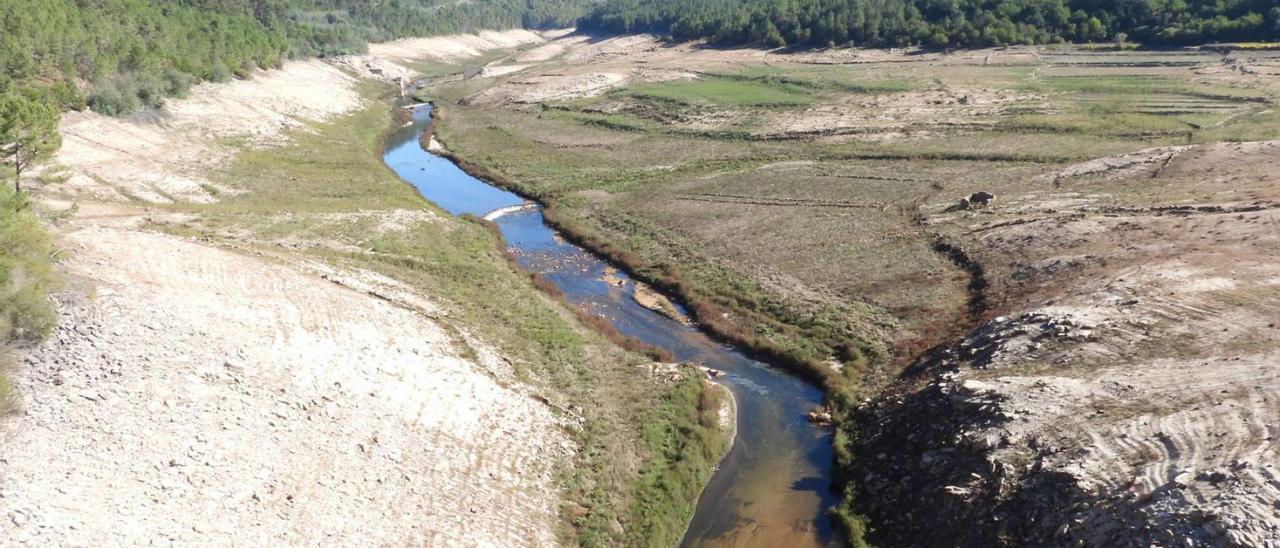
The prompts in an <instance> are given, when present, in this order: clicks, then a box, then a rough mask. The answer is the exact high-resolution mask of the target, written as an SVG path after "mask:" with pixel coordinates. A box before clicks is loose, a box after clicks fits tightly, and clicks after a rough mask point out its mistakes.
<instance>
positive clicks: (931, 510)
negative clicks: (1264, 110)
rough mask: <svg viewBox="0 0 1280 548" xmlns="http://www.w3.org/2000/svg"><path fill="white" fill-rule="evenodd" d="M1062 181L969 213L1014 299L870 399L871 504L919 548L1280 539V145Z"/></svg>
mask: <svg viewBox="0 0 1280 548" xmlns="http://www.w3.org/2000/svg"><path fill="white" fill-rule="evenodd" d="M1051 176H1054V177H1056V178H1057V180H1058V182H1059V184H1060V185H1061V189H1062V190H1063V192H1058V193H1056V194H1051V195H1047V193H1044V192H1036V193H1031V194H1027V195H1024V196H1013V197H1010V198H1009V200H1008V202H1007V203H998V205H996V206H994V207H992V208H991V209H988V210H983V211H979V212H969V213H962V214H959V215H960V218H958V219H952V220H954V221H956V222H960V223H962V224H964V225H967V226H969V227H970V230H971V233H970V234H971V235H972V236H973V245H972V247H970V248H969V250H970V253H971V254H972V255H973V256H975V257H979V258H980V259H981V260H983V261H984V264H985V265H986V266H987V274H988V275H989V276H991V281H992V285H993V286H995V287H996V288H997V289H999V290H1001V291H1003V292H1004V294H1005V295H1007V296H1008V298H1009V299H1010V300H1011V302H1010V303H1009V305H1008V306H1005V307H1003V308H1002V309H1001V310H1002V312H1001V314H1002V315H1000V316H997V317H994V318H991V319H989V321H987V322H985V323H983V324H982V325H981V326H979V327H978V328H977V329H976V330H974V331H973V332H972V333H970V334H969V335H968V336H967V337H966V338H964V339H963V340H961V341H959V342H956V343H955V344H952V345H949V346H948V347H946V348H943V349H942V350H941V351H939V352H938V353H936V354H934V355H932V356H931V357H929V358H928V359H926V360H925V361H923V362H922V363H921V364H918V365H917V367H918V368H919V369H920V370H921V373H922V374H920V375H919V376H918V377H916V380H915V381H911V382H908V383H906V385H905V386H904V387H900V388H898V389H895V390H891V391H890V393H888V394H887V395H885V396H883V397H881V398H879V399H877V400H874V401H869V402H868V404H867V407H866V409H865V411H866V413H867V418H866V419H865V422H866V423H865V424H864V425H863V427H862V429H863V431H865V432H867V433H868V435H867V438H866V439H865V440H863V442H862V443H863V444H864V446H863V447H862V449H863V451H865V452H866V453H867V454H868V465H867V466H866V467H865V470H864V475H863V477H862V478H861V485H862V487H863V489H864V490H865V495H864V497H866V498H864V499H863V500H870V501H872V502H870V503H869V507H870V508H872V512H873V514H874V515H875V516H876V517H879V518H880V524H881V526H882V527H885V529H886V530H888V531H891V533H890V536H889V537H888V538H889V539H891V541H898V542H899V543H905V544H912V545H923V544H928V543H930V542H936V543H942V544H955V543H960V544H964V543H989V542H994V541H996V539H999V538H1001V537H1006V538H1015V539H1022V540H1024V541H1030V542H1037V543H1046V544H1073V545H1076V544H1078V545H1087V546H1148V545H1158V546H1174V545H1179V546H1180V545H1187V546H1270V545H1274V544H1275V543H1276V542H1277V540H1278V539H1280V489H1277V485H1280V483H1277V478H1280V468H1278V467H1280V440H1277V438H1276V436H1277V433H1278V432H1280V399H1278V398H1280V369H1277V368H1278V367H1280V351H1278V349H1280V327H1278V326H1280V264H1277V263H1276V262H1275V258H1276V256H1277V255H1276V249H1280V217H1277V213H1278V212H1277V209H1278V208H1280V193H1278V192H1277V188H1280V179H1278V177H1280V142H1255V143H1224V144H1212V145H1198V146H1194V147H1172V148H1168V147H1166V148H1158V149H1151V150H1147V151H1142V152H1140V153H1135V154H1128V155H1124V156H1118V157H1114V158H1105V159H1100V160H1095V161H1090V162H1086V163H1083V164H1080V165H1075V166H1071V167H1068V168H1067V169H1064V170H1062V171H1061V172H1059V173H1056V174H1051ZM1115 192H1138V193H1146V192H1150V193H1151V194H1152V196H1153V198H1152V201H1153V203H1152V205H1151V206H1143V207H1118V206H1114V205H1110V204H1112V203H1113V199H1111V198H1110V194H1111V193H1115ZM1143 195H1145V194H1143ZM938 207H941V205H939V206H938ZM1006 261H1009V262H1006ZM895 453H897V454H899V455H908V456H909V457H910V458H906V459H902V458H890V455H894V454H895ZM895 515H896V516H899V517H897V518H894V517H893V516H895ZM918 520H924V521H927V522H931V523H932V522H938V523H943V522H947V523H961V522H964V523H970V524H976V525H975V526H968V527H965V528H963V529H960V528H944V529H940V530H939V531H936V532H931V533H928V534H926V535H925V536H924V537H919V536H916V535H918V529H915V528H913V527H912V526H911V523H912V522H913V521H918ZM913 531H914V532H913ZM957 539H958V540H957Z"/></svg>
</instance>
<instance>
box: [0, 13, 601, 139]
mask: <svg viewBox="0 0 1280 548" xmlns="http://www.w3.org/2000/svg"><path fill="white" fill-rule="evenodd" d="M587 1H588V0H473V1H469V2H455V1H450V0H382V1H376V2H371V1H367V0H4V1H3V2H0V95H6V94H12V93H17V94H21V95H24V96H26V97H29V98H34V99H38V100H40V101H43V102H47V103H50V104H54V105H56V106H57V107H58V108H60V109H63V110H66V109H82V108H84V107H86V106H92V107H93V109H94V110H95V111H98V112H101V113H104V114H109V115H126V114H129V113H131V112H134V111H136V110H138V109H140V108H145V107H156V106H159V105H160V104H162V103H163V101H164V99H165V98H166V97H181V96H183V95H184V94H186V93H187V90H188V89H189V88H190V87H191V86H192V85H193V84H195V83H197V82H200V81H226V80H229V79H231V78H235V77H241V78H243V77H248V76H249V75H250V73H251V71H252V70H254V69H255V68H259V67H264V68H265V67H276V66H279V65H280V64H281V63H282V62H283V61H284V60H286V59H290V58H303V57H316V56H329V55H339V54H347V53H360V52H363V51H365V48H366V46H367V44H368V43H369V42H371V41H381V40H390V39H394V38H400V37H405V36H421V35H432V34H448V33H458V32H468V31H474V30H479V29H500V28H514V27H553V26H556V27H559V26H571V25H572V24H573V21H574V20H575V19H576V18H577V17H578V16H579V15H581V13H582V12H583V10H584V7H585V5H586V2H587Z"/></svg>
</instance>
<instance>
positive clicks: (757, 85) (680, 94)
mask: <svg viewBox="0 0 1280 548" xmlns="http://www.w3.org/2000/svg"><path fill="white" fill-rule="evenodd" d="M616 93H617V94H619V95H627V96H630V97H634V98H637V99H645V100H649V101H659V102H670V103H675V104H679V105H687V106H704V105H717V106H724V107H802V106H807V105H811V104H813V102H814V100H815V98H814V97H813V95H814V90H813V89H812V88H811V87H809V86H805V85H801V84H798V83H796V82H792V81H788V80H785V79H777V78H759V79H746V78H730V77H725V76H704V77H702V78H697V79H694V80H683V81H676V82H663V83H657V84H634V85H631V86H627V87H626V88H623V89H622V90H619V91H617V92H616Z"/></svg>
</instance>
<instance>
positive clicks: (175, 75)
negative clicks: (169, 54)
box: [164, 69, 196, 99]
mask: <svg viewBox="0 0 1280 548" xmlns="http://www.w3.org/2000/svg"><path fill="white" fill-rule="evenodd" d="M164 80H165V90H164V91H165V93H166V94H168V95H169V96H170V97H177V98H179V99H181V98H183V97H186V96H187V95H188V94H189V93H191V86H192V84H195V81H196V77H195V76H192V75H190V74H187V73H185V72H182V71H180V70H177V69H167V70H165V71H164Z"/></svg>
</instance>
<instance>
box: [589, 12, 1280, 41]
mask: <svg viewBox="0 0 1280 548" xmlns="http://www.w3.org/2000/svg"><path fill="white" fill-rule="evenodd" d="M578 28H579V29H581V30H584V31H589V32H602V33H633V32H650V33H656V34H666V35H670V36H671V37H672V38H674V39H675V40H679V41H685V40H700V39H701V40H707V41H709V42H711V43H714V44H762V45H765V46H769V47H777V46H784V45H816V46H825V45H844V44H853V45H858V46H879V47H901V46H910V45H926V46H929V47H934V48H942V47H985V46H1003V45H1013V44H1047V43H1054V42H1098V41H1101V42H1116V41H1119V42H1123V41H1125V40H1136V41H1138V42H1142V43H1146V44H1169V45H1177V44H1195V43H1204V42H1213V41H1234V40H1243V41H1249V40H1264V41H1265V40H1275V39H1277V38H1280V8H1278V7H1276V5H1275V2H1269V1H1266V0H1243V1H1236V2H1215V1H1208V0H1191V1H1181V0H1176V1H1175V0H1159V1H1152V2H1135V1H1122V2H1100V1H1097V0H1020V1H1017V2H993V1H989V0H835V1H828V0H747V1H736V0H613V1H610V2H605V3H602V4H599V5H597V6H595V7H594V8H593V9H592V11H591V12H590V13H588V14H587V15H586V16H584V17H583V18H582V20H581V21H580V22H579V23H578Z"/></svg>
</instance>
